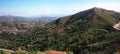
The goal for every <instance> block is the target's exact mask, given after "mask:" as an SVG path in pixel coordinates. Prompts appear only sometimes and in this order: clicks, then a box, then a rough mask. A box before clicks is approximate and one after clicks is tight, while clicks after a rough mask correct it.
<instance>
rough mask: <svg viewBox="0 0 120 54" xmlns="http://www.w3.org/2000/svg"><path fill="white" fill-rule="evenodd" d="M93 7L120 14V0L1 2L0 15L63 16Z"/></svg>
mask: <svg viewBox="0 0 120 54" xmlns="http://www.w3.org/2000/svg"><path fill="white" fill-rule="evenodd" d="M93 7H99V8H104V9H108V10H114V11H118V12H120V0H0V15H15V16H62V15H70V14H75V13H77V12H80V11H83V10H86V9H90V8H93Z"/></svg>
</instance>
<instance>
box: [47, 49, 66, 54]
mask: <svg viewBox="0 0 120 54" xmlns="http://www.w3.org/2000/svg"><path fill="white" fill-rule="evenodd" d="M46 54H67V53H66V52H65V51H54V50H49V51H47V52H46Z"/></svg>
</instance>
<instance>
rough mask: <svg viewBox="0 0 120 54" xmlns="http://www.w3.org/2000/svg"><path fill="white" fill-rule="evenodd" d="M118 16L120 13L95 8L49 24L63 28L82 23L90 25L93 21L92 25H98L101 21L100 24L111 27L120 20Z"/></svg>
mask: <svg viewBox="0 0 120 54" xmlns="http://www.w3.org/2000/svg"><path fill="white" fill-rule="evenodd" d="M119 15H120V13H118V12H115V11H111V10H105V9H102V8H96V7H95V8H92V9H89V10H85V11H82V12H79V13H76V14H74V15H71V16H66V17H62V18H60V19H57V20H55V21H53V22H52V23H51V24H55V25H57V26H59V25H62V26H64V25H69V24H77V23H82V22H85V23H92V21H93V23H98V22H99V21H102V22H100V23H103V22H106V23H109V24H112V25H113V24H114V23H117V22H118V21H119V20H120V16H119ZM90 21H91V22H90ZM96 21H97V22H96ZM100 23H99V24H100Z"/></svg>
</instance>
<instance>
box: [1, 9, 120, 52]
mask: <svg viewBox="0 0 120 54" xmlns="http://www.w3.org/2000/svg"><path fill="white" fill-rule="evenodd" d="M119 20H120V14H119V13H117V12H113V11H109V10H104V9H99V8H93V9H90V10H86V11H83V12H80V13H77V14H75V15H71V16H67V17H65V18H64V17H63V18H60V19H58V20H55V21H53V22H51V23H48V24H46V25H45V26H42V27H39V28H32V29H31V30H29V31H27V32H24V33H22V32H21V33H17V34H16V35H13V34H7V33H2V34H1V36H0V40H1V39H4V41H2V42H3V43H2V44H1V45H3V46H1V45H0V47H2V48H5V47H4V45H5V46H6V45H7V46H9V44H10V43H11V42H12V43H14V44H12V46H11V45H10V46H9V47H7V48H9V49H13V50H16V49H22V50H27V51H28V52H31V51H32V52H33V51H34V52H35V51H46V50H58V51H66V52H73V53H74V54H87V53H88V54H90V53H94V54H99V53H101V54H114V53H115V52H117V51H119V49H120V48H118V47H120V46H119V45H120V43H119V41H120V33H119V32H120V31H119V30H115V29H114V28H113V27H112V26H113V24H114V23H117V22H118V21H119ZM16 53H18V52H16ZM18 54H19V53H18Z"/></svg>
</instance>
